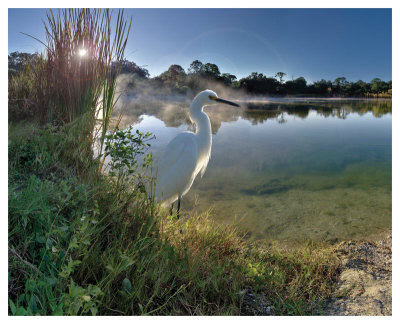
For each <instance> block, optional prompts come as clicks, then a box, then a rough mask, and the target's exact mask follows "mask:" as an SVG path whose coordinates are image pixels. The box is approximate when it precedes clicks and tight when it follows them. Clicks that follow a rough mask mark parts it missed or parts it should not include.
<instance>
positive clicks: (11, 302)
mask: <svg viewBox="0 0 400 324" xmlns="http://www.w3.org/2000/svg"><path fill="white" fill-rule="evenodd" d="M8 303H9V305H10V309H11V314H13V315H15V313H16V312H17V308H16V307H15V304H14V303H13V301H12V300H11V299H10V298H9V299H8Z"/></svg>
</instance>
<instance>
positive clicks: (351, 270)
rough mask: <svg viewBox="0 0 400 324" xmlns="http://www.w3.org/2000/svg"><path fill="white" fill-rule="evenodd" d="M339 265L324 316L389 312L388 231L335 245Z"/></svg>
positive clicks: (390, 244)
mask: <svg viewBox="0 0 400 324" xmlns="http://www.w3.org/2000/svg"><path fill="white" fill-rule="evenodd" d="M336 253H337V254H338V256H339V258H340V261H341V267H340V275H339V280H338V283H337V286H336V289H335V292H334V294H333V296H332V298H331V300H329V301H328V302H327V303H326V305H325V306H324V314H325V315H373V316H376V315H392V232H391V231H390V232H385V233H383V234H381V235H380V237H375V238H371V239H369V240H363V241H357V242H356V241H345V242H341V243H340V244H338V246H337V248H336Z"/></svg>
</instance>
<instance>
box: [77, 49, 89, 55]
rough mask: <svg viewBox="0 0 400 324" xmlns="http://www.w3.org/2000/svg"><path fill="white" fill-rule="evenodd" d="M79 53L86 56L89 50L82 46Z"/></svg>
mask: <svg viewBox="0 0 400 324" xmlns="http://www.w3.org/2000/svg"><path fill="white" fill-rule="evenodd" d="M78 54H79V56H80V57H84V56H86V54H87V50H86V49H84V48H81V49H80V50H79V52H78Z"/></svg>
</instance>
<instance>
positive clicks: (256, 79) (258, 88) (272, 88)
mask: <svg viewBox="0 0 400 324" xmlns="http://www.w3.org/2000/svg"><path fill="white" fill-rule="evenodd" d="M239 87H240V88H242V89H245V90H246V91H248V92H251V93H257V94H263V93H265V94H276V93H277V91H278V88H279V82H278V80H276V79H275V78H269V77H267V76H265V75H264V74H263V73H257V72H252V73H251V74H250V75H249V76H247V77H246V78H242V79H240V80H239Z"/></svg>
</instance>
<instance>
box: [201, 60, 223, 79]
mask: <svg viewBox="0 0 400 324" xmlns="http://www.w3.org/2000/svg"><path fill="white" fill-rule="evenodd" d="M203 75H204V76H205V77H208V78H214V79H218V78H219V76H220V75H221V72H220V71H219V68H218V66H217V65H216V64H213V63H206V64H204V67H203Z"/></svg>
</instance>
